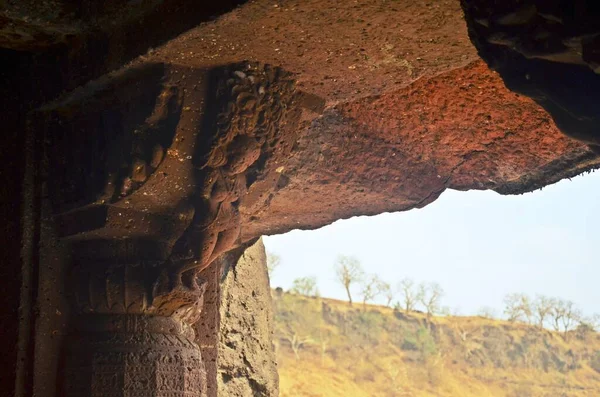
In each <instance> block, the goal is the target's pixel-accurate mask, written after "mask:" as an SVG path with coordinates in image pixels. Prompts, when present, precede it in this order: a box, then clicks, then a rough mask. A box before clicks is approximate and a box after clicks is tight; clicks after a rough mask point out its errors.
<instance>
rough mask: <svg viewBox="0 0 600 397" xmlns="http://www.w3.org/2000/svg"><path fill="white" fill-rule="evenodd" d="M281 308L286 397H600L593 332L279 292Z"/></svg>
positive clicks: (599, 339) (598, 351) (278, 339)
mask: <svg viewBox="0 0 600 397" xmlns="http://www.w3.org/2000/svg"><path fill="white" fill-rule="evenodd" d="M274 306H275V319H276V321H275V324H276V332H275V344H276V349H277V357H278V362H279V374H280V388H281V397H303V396H306V397H308V396H311V397H313V396H314V397H317V396H322V397H377V396H414V397H425V396H427V397H446V396H448V397H449V396H452V397H471V396H472V397H486V396H494V397H567V396H568V397H571V396H572V397H579V396H586V397H587V396H589V397H598V396H600V334H598V333H595V332H593V331H591V330H588V329H583V328H580V329H578V330H577V331H573V332H570V333H569V334H568V335H566V336H565V335H562V334H558V333H556V332H551V331H548V330H540V329H538V328H536V327H534V326H530V325H526V324H519V323H509V322H505V321H500V320H489V319H484V318H480V317H433V318H431V319H430V320H428V319H427V318H426V316H425V315H423V314H419V313H411V314H409V315H406V314H404V313H402V312H398V311H394V310H393V309H390V308H385V307H381V306H370V305H367V306H366V307H363V306H362V305H361V304H355V305H354V306H352V307H351V306H349V305H348V303H346V302H340V301H335V300H330V299H317V298H308V297H304V296H300V295H293V294H287V293H283V294H281V293H280V294H277V293H276V292H274ZM594 368H595V369H594Z"/></svg>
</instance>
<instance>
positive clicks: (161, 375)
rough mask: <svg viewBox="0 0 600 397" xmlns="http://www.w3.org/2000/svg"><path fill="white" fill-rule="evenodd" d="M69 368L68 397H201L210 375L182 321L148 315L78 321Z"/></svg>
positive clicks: (68, 358)
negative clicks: (206, 371) (207, 373)
mask: <svg viewBox="0 0 600 397" xmlns="http://www.w3.org/2000/svg"><path fill="white" fill-rule="evenodd" d="M75 330H76V333H75V334H74V336H73V340H72V341H71V342H70V343H69V348H68V352H67V363H66V379H67V380H66V394H65V395H66V396H67V397H81V396H92V397H101V396H102V397H113V396H114V397H117V396H119V397H121V396H122V397H128V396H140V397H141V396H144V397H175V396H177V397H179V396H181V397H191V396H194V397H196V396H197V397H200V396H205V395H206V383H205V378H206V373H205V371H204V365H203V363H202V357H201V355H200V349H199V347H198V346H197V345H196V344H195V343H194V342H193V339H194V338H193V334H192V333H190V332H189V329H187V327H186V326H185V325H184V324H182V323H181V322H180V321H177V320H176V319H173V318H170V317H163V316H147V315H88V316H82V317H80V318H78V319H77V325H76V326H75Z"/></svg>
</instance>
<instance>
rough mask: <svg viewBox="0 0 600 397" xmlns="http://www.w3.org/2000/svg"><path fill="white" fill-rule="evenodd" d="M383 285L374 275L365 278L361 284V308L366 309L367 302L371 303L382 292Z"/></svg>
mask: <svg viewBox="0 0 600 397" xmlns="http://www.w3.org/2000/svg"><path fill="white" fill-rule="evenodd" d="M383 288H384V287H383V283H382V281H381V280H380V279H379V277H377V275H376V274H370V275H368V276H366V277H365V278H364V280H363V282H362V289H361V295H362V297H363V307H364V308H366V307H367V302H370V301H372V300H373V299H375V298H376V297H377V296H379V295H380V294H381V293H382V291H383Z"/></svg>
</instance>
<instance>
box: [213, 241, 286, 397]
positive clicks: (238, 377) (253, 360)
mask: <svg viewBox="0 0 600 397" xmlns="http://www.w3.org/2000/svg"><path fill="white" fill-rule="evenodd" d="M266 264H267V262H266V254H265V247H264V245H263V243H262V239H259V240H258V241H257V242H256V243H254V244H253V245H251V246H250V247H248V248H247V249H246V250H244V251H243V253H242V255H241V256H240V258H239V260H238V261H237V263H235V264H232V266H231V267H230V268H229V271H228V272H227V273H226V275H225V278H224V280H223V282H222V284H221V306H220V317H221V325H220V331H219V335H220V336H219V349H218V378H217V381H218V385H219V393H218V395H219V396H228V397H250V396H255V397H259V396H260V397H262V396H264V397H276V396H278V395H279V390H278V380H279V378H278V375H277V363H276V361H275V360H276V358H275V351H274V347H273V344H272V336H273V312H272V302H271V289H270V287H269V276H268V274H267V266H266Z"/></svg>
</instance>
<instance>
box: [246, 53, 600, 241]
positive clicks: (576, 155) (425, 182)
mask: <svg viewBox="0 0 600 397" xmlns="http://www.w3.org/2000/svg"><path fill="white" fill-rule="evenodd" d="M596 164H598V160H597V159H596V158H595V156H593V155H591V154H590V152H589V151H588V149H587V147H586V146H585V145H583V144H581V143H579V142H577V141H574V140H571V139H569V138H567V137H565V136H563V135H562V134H561V133H560V132H559V131H558V130H557V128H556V127H555V126H554V124H553V122H552V120H551V119H550V117H549V116H548V115H547V114H546V113H545V112H544V110H543V109H541V108H540V107H539V106H538V105H536V104H535V103H533V101H531V100H530V99H528V98H524V97H522V96H518V95H516V94H514V93H511V92H509V91H508V90H507V89H506V88H505V87H504V85H503V84H502V81H501V80H500V78H499V77H498V76H497V75H496V74H495V73H494V72H491V71H490V70H489V69H488V68H487V67H486V66H485V64H483V63H482V62H481V61H475V62H473V63H471V64H469V65H467V66H466V67H463V68H458V69H454V70H452V71H450V72H448V73H443V74H440V75H438V76H436V77H434V78H430V79H425V78H423V79H420V80H418V81H416V82H414V83H413V84H411V85H409V86H407V87H405V88H404V89H402V90H398V91H395V92H389V93H387V94H384V95H380V96H374V97H369V98H363V99H360V100H357V101H353V102H348V103H343V104H339V105H337V106H335V107H332V108H331V109H328V110H327V111H326V112H325V113H324V115H323V116H321V117H319V118H318V119H317V120H315V121H314V122H313V124H312V125H311V127H310V128H308V129H307V132H306V134H305V135H303V136H302V137H301V138H300V139H299V141H298V144H297V146H296V148H295V150H294V152H293V153H292V157H291V158H290V159H289V160H288V161H287V163H286V165H285V170H284V171H283V172H282V174H283V175H285V176H286V180H287V181H288V183H287V185H286V186H285V187H284V188H282V189H281V190H279V191H278V192H277V193H276V194H275V195H274V196H273V199H272V200H271V201H270V203H269V206H268V208H267V209H265V210H264V211H263V212H260V213H259V215H258V216H257V215H256V214H255V213H251V212H248V213H247V216H249V217H253V218H252V220H253V222H248V226H247V227H246V233H247V234H248V235H253V234H261V233H272V232H278V231H282V230H285V229H287V228H289V225H292V226H295V227H314V226H315V225H322V224H326V223H329V222H332V221H334V220H336V219H339V218H346V217H350V216H353V215H357V214H377V213H381V212H385V211H398V210H407V209H411V208H415V207H422V206H424V205H426V204H428V203H430V202H431V201H433V200H435V199H436V198H437V197H438V196H439V195H440V194H441V193H442V192H443V191H444V190H445V189H446V188H452V189H459V190H469V189H493V190H496V191H498V192H500V193H521V192H524V191H529V190H533V189H536V188H540V187H542V186H544V185H546V184H549V183H553V182H556V181H558V180H560V179H561V178H563V177H566V176H571V175H575V174H578V173H579V172H581V171H583V170H585V169H587V168H588V167H590V166H594V165H596ZM254 230H256V231H254Z"/></svg>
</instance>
